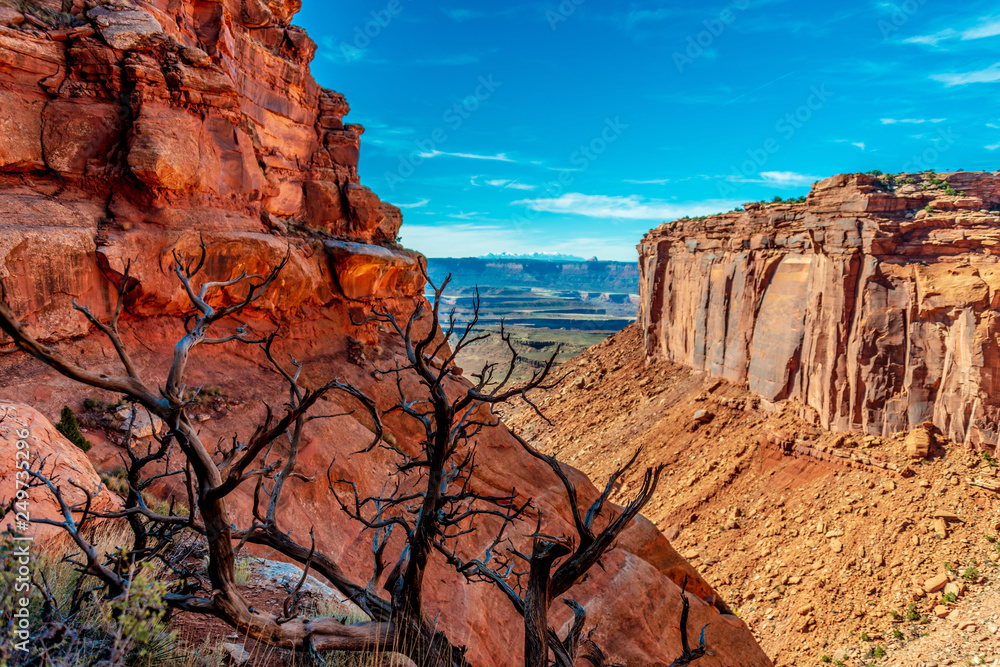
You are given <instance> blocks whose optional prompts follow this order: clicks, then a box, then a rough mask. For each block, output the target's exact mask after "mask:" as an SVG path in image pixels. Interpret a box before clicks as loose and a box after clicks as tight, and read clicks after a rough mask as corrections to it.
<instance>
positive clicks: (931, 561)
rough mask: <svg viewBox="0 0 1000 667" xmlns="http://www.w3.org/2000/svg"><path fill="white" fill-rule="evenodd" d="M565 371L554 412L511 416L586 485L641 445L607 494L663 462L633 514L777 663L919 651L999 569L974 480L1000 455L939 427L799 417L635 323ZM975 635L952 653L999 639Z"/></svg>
mask: <svg viewBox="0 0 1000 667" xmlns="http://www.w3.org/2000/svg"><path fill="white" fill-rule="evenodd" d="M561 371H562V372H563V373H565V374H566V375H567V379H566V380H565V382H564V383H563V384H562V385H560V387H558V388H556V389H554V390H551V391H549V392H548V394H546V395H545V396H543V397H540V400H539V405H540V406H541V407H542V409H543V411H544V412H545V414H546V416H547V417H548V418H549V419H550V420H551V421H552V424H551V425H549V424H546V423H545V422H544V421H543V420H541V419H539V418H538V417H537V416H536V415H534V414H533V413H532V411H531V410H530V409H528V408H527V407H526V406H525V407H518V408H516V409H515V410H513V411H512V412H511V413H510V414H508V415H507V422H508V423H509V424H510V425H511V426H512V427H513V428H515V429H517V430H519V431H520V432H521V433H523V434H525V435H526V436H527V437H529V439H530V440H531V441H532V442H533V443H534V444H536V445H537V446H539V447H540V448H542V449H543V450H545V451H547V452H552V453H555V454H557V455H558V456H559V457H560V458H561V459H563V460H565V461H566V462H568V463H570V464H572V465H574V466H577V467H579V468H581V469H582V470H584V471H585V472H586V473H588V474H589V475H590V476H591V478H592V479H594V480H595V483H597V484H601V483H602V481H603V480H604V479H605V478H606V477H607V475H608V474H610V473H611V472H612V471H613V469H614V468H615V467H616V466H617V465H620V464H621V463H622V462H624V461H626V460H627V459H628V457H629V456H630V455H631V454H632V453H633V452H634V451H635V450H636V448H637V447H639V446H642V447H643V451H642V453H641V455H640V458H639V466H637V469H636V470H633V471H632V472H631V473H630V474H629V475H627V476H626V477H625V479H624V480H623V482H622V483H621V484H620V486H619V487H618V488H617V489H616V491H615V497H616V498H617V499H619V500H621V499H623V498H625V497H627V496H628V495H629V491H630V489H635V488H637V486H638V483H639V481H640V479H641V474H642V468H643V467H645V466H647V465H654V464H656V463H664V464H667V466H668V467H667V469H666V471H665V473H664V478H663V480H662V482H661V484H660V487H659V490H658V492H657V495H656V497H654V499H653V500H652V501H651V502H650V504H649V505H648V506H647V508H646V511H645V512H644V514H645V515H646V516H647V517H649V518H650V519H651V520H652V521H654V522H655V523H656V524H657V526H659V527H660V529H661V530H663V531H664V532H665V533H666V534H667V536H668V538H670V539H671V541H672V542H673V544H674V546H675V547H676V548H677V549H678V550H680V551H681V553H683V554H684V555H685V556H686V557H687V558H688V559H689V560H690V561H691V562H692V563H693V564H695V565H696V567H697V568H698V569H699V570H700V571H701V572H702V573H703V574H704V575H705V576H706V578H707V579H708V581H709V582H710V583H712V584H713V585H714V586H715V587H716V589H717V591H718V592H719V593H720V594H721V595H722V596H723V597H724V598H725V599H726V601H727V602H728V603H729V604H730V605H731V606H732V607H733V608H734V609H736V610H738V613H739V614H740V615H741V616H742V617H743V618H744V619H745V620H746V621H747V622H748V624H749V625H750V626H751V628H752V629H753V630H754V633H755V634H756V635H757V637H758V639H759V641H760V642H761V644H762V645H763V646H764V648H765V650H766V651H767V652H768V654H769V655H771V656H773V657H774V658H775V661H776V664H778V665H809V664H820V663H821V661H822V659H823V657H824V656H828V657H829V660H830V662H831V664H835V663H836V662H837V661H841V662H843V663H844V664H845V665H868V664H872V663H874V664H879V665H881V664H893V665H897V664H898V665H903V664H908V665H916V664H919V663H920V662H921V661H925V662H926V664H928V665H930V664H932V663H933V662H934V661H933V660H932V659H931V658H926V659H925V658H923V657H921V656H922V654H921V653H920V651H921V649H920V648H919V647H920V646H921V645H923V643H926V645H927V646H930V643H929V641H928V639H920V640H917V639H916V638H918V637H920V636H921V635H923V634H926V633H928V632H930V631H931V630H932V629H934V628H939V629H938V630H935V631H934V632H931V635H932V636H933V635H935V634H937V636H939V637H943V636H945V635H950V633H952V632H955V633H961V632H965V631H960V630H957V629H956V628H953V627H952V626H953V625H954V622H953V621H954V620H955V618H961V614H963V613H965V611H966V610H967V609H971V604H972V603H970V602H969V600H970V599H972V598H973V596H978V595H981V594H982V593H983V591H984V590H990V587H992V586H994V585H995V584H994V580H996V579H997V578H1000V570H998V568H997V565H996V563H995V561H996V560H1000V553H998V549H1000V547H998V544H1000V542H997V541H996V538H997V532H998V516H1000V514H998V511H1000V501H998V499H997V496H996V494H995V493H994V492H992V491H988V490H986V489H984V488H980V487H978V486H975V485H973V483H974V482H977V481H984V482H987V483H993V482H996V481H998V480H997V479H996V478H995V476H996V472H997V468H996V467H994V464H992V463H991V462H987V461H985V460H983V459H982V458H980V457H978V456H976V455H974V454H973V453H972V452H970V451H968V450H966V449H964V448H962V447H960V446H957V445H954V444H953V443H949V442H943V441H942V442H939V444H937V445H935V446H934V448H933V450H932V454H931V457H930V458H929V459H928V460H926V461H916V462H914V461H911V460H909V459H908V458H907V457H906V451H905V449H906V448H905V444H904V437H903V436H902V435H899V436H896V437H893V438H888V439H882V438H876V437H873V436H867V437H865V436H860V435H850V434H836V433H830V432H827V431H824V430H822V429H819V428H816V427H814V426H812V425H810V424H807V423H805V422H804V421H802V420H801V419H799V418H798V417H796V416H795V414H794V409H793V408H794V406H788V407H786V409H785V410H784V411H782V412H777V413H775V412H768V411H767V410H765V409H763V408H762V407H761V406H760V405H759V401H757V400H756V399H755V397H754V396H752V395H751V394H749V393H748V392H746V391H744V390H743V389H741V388H738V387H735V386H732V385H728V384H725V383H721V382H720V381H718V380H709V379H708V378H707V377H706V376H704V375H703V374H700V373H693V372H691V371H690V370H688V369H686V368H683V367H680V366H676V365H671V364H663V363H660V364H656V365H655V366H651V367H647V365H646V363H645V358H644V355H643V352H642V346H641V341H640V336H639V333H638V331H637V329H636V327H634V326H632V327H629V328H628V329H626V330H624V331H623V332H621V333H619V334H617V335H615V336H613V337H611V338H609V339H608V340H607V341H606V342H605V343H602V344H601V345H598V346H596V347H594V348H592V349H591V350H590V351H588V352H587V353H586V354H584V355H583V356H581V357H578V358H577V359H575V360H574V361H572V362H569V363H567V364H566V365H564V366H563V367H562V369H561ZM852 458H853V459H855V460H853V461H852V460H851V459H852ZM894 470H895V471H894ZM896 471H899V472H896ZM935 514H940V515H944V518H942V519H941V522H943V523H944V530H945V533H946V536H945V537H939V536H938V535H937V534H936V533H935V519H936V518H939V517H935ZM939 523H940V522H939ZM970 568H972V569H970ZM940 574H945V575H946V576H947V579H949V580H952V581H954V582H956V585H957V584H965V585H966V586H967V588H968V590H967V591H965V592H964V593H963V594H962V595H960V596H959V597H958V600H957V602H956V603H946V604H945V605H944V606H943V607H939V605H941V604H942V591H934V592H931V593H928V592H925V590H924V584H925V583H926V582H928V580H930V579H932V578H934V577H935V576H937V575H940ZM963 575H964V578H963ZM928 588H932V589H933V588H935V587H934V586H928ZM993 594H995V592H994V593H993ZM976 599H981V598H978V597H977V598H976ZM982 599H985V598H982ZM911 604H912V605H915V606H912V607H911V606H910V605H911ZM954 610H958V611H957V612H955V614H952V612H953V611H954ZM935 612H937V613H941V614H952V620H951V621H938V620H936V617H935ZM908 614H909V616H910V618H921V619H922V620H907V615H908ZM930 619H935V620H934V621H933V622H932V621H931V620H930ZM996 623H997V624H1000V621H998V622H996ZM989 627H993V626H989ZM989 627H987V626H979V630H981V631H982V632H989ZM983 628H986V629H983ZM962 636H964V635H962ZM962 636H959V635H956V637H955V641H958V640H959V639H961V637H962ZM975 644H976V645H975V646H969V647H968V649H965V648H963V649H962V650H957V649H956V651H955V656H954V658H953V659H954V660H961V664H966V662H967V661H968V660H971V659H973V658H975V656H976V655H980V656H982V657H983V659H985V660H987V661H991V660H992V659H993V657H994V656H998V655H1000V647H998V639H997V637H996V635H994V634H992V633H990V637H989V638H988V639H987V640H985V641H982V642H979V641H976V642H975ZM973 648H974V649H976V650H977V651H978V653H976V652H975V651H973ZM936 650H937V649H933V648H928V655H931V654H935V655H936V653H935V651H936ZM883 653H884V655H883ZM966 653H967V654H968V655H966ZM903 656H905V658H904V657H903ZM900 660H903V661H902V662H900ZM823 662H825V661H823ZM938 664H942V665H943V664H949V663H947V662H938ZM956 664H958V663H956ZM984 664H988V662H986V663H984Z"/></svg>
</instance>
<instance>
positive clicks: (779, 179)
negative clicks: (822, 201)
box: [760, 171, 821, 187]
mask: <svg viewBox="0 0 1000 667" xmlns="http://www.w3.org/2000/svg"><path fill="white" fill-rule="evenodd" d="M760 175H761V177H762V178H763V179H764V182H765V183H767V184H768V185H776V186H778V187H797V186H802V185H812V184H813V183H815V182H816V181H818V180H821V178H820V177H819V176H811V175H809V174H799V173H797V172H794V171H762V172H760Z"/></svg>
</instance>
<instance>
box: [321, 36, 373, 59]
mask: <svg viewBox="0 0 1000 667" xmlns="http://www.w3.org/2000/svg"><path fill="white" fill-rule="evenodd" d="M320 46H321V47H322V48H320V49H319V51H318V53H319V55H320V56H321V57H322V58H325V59H326V60H329V61H331V62H334V63H336V64H338V65H350V64H351V63H357V62H365V63H368V64H383V63H385V62H386V61H385V60H381V59H377V58H372V57H371V50H370V49H360V48H358V47H356V46H354V45H353V44H349V43H347V42H338V41H337V40H335V39H334V38H333V37H331V36H329V35H327V36H325V37H323V38H322V39H320Z"/></svg>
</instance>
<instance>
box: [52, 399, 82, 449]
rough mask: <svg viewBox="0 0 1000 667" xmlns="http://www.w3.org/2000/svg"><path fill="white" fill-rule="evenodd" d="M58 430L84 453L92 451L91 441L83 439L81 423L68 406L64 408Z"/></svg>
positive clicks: (57, 426) (57, 425)
mask: <svg viewBox="0 0 1000 667" xmlns="http://www.w3.org/2000/svg"><path fill="white" fill-rule="evenodd" d="M56 430H57V431H59V432H60V433H62V434H63V435H64V436H66V439H67V440H69V441H70V442H72V443H73V444H74V445H76V446H77V447H79V448H80V449H82V450H83V451H84V452H89V451H90V440H87V439H86V438H85V437H83V433H80V422H78V421H77V420H76V413H74V412H73V410H72V408H70V407H69V406H68V405H64V406H63V409H62V412H61V413H60V415H59V423H58V424H56Z"/></svg>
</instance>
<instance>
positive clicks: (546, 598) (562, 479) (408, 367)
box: [331, 278, 704, 667]
mask: <svg viewBox="0 0 1000 667" xmlns="http://www.w3.org/2000/svg"><path fill="white" fill-rule="evenodd" d="M449 280H450V278H449V279H446V280H445V281H444V282H443V283H442V284H441V286H440V287H437V286H434V285H433V283H432V282H431V281H430V280H429V279H428V283H429V284H430V285H431V286H432V287H433V288H434V297H433V304H432V306H433V310H432V313H431V318H430V329H429V330H428V331H426V332H425V333H423V334H421V335H417V334H416V333H415V328H416V326H417V325H418V323H419V322H420V321H421V316H422V309H421V308H417V309H416V310H415V311H414V312H413V314H412V316H411V317H410V318H409V319H408V320H407V321H406V322H400V321H399V319H397V318H396V317H395V316H394V315H393V314H392V313H391V312H390V311H388V310H385V309H383V310H378V309H376V310H375V311H374V312H373V313H372V315H371V317H370V318H369V319H368V320H366V321H375V322H378V323H379V324H380V325H383V326H387V327H389V328H390V329H391V330H392V331H394V332H395V333H396V334H397V335H398V336H399V337H400V339H401V340H402V342H403V346H404V348H405V350H406V357H407V363H405V364H401V365H397V366H395V367H394V368H391V369H384V370H382V371H380V372H382V373H383V374H386V375H391V376H394V377H395V379H396V386H397V392H398V397H399V402H398V403H397V404H396V405H395V406H393V407H392V408H391V409H390V410H389V411H390V412H392V411H399V412H402V413H403V414H404V415H406V416H407V417H409V418H411V419H413V420H415V421H416V422H417V423H418V424H419V425H420V427H421V428H422V429H423V433H424V437H423V440H422V442H421V448H420V450H419V451H418V452H417V453H416V455H415V456H412V457H410V456H403V460H402V461H401V463H400V465H399V472H400V473H407V474H412V473H413V472H416V473H417V480H418V481H417V482H416V484H415V485H414V488H412V489H411V488H406V489H403V488H400V487H399V486H398V485H397V486H395V487H394V488H393V489H392V492H391V493H387V494H383V495H381V496H378V497H366V498H360V497H358V494H357V492H356V487H355V486H354V485H351V484H349V483H347V482H346V481H345V480H338V481H337V482H336V483H334V482H333V480H331V488H334V489H335V488H336V486H337V485H338V484H339V485H347V486H348V487H349V488H350V489H351V491H352V494H351V496H350V502H346V501H343V500H342V501H341V503H342V505H343V506H344V509H345V511H348V512H349V513H350V514H351V515H352V516H354V517H355V518H356V519H358V520H359V521H362V522H363V523H364V524H365V525H366V526H368V527H369V528H371V529H373V530H391V529H392V528H393V527H400V528H402V530H404V531H405V532H406V545H407V546H406V549H405V550H404V552H403V554H402V555H401V556H400V559H399V560H398V562H397V563H396V565H395V567H394V568H393V570H392V573H391V574H390V577H389V580H388V582H387V588H388V589H389V590H390V591H392V592H393V593H394V596H395V595H401V596H402V597H401V598H400V599H399V600H398V602H396V606H397V608H399V609H402V610H405V611H406V612H407V613H417V614H419V611H420V609H421V606H420V605H421V600H420V597H419V596H420V591H421V590H422V587H421V586H420V585H419V581H420V577H422V573H423V570H424V568H425V567H426V563H427V560H428V557H429V554H430V550H431V549H434V550H436V551H438V552H439V553H441V554H442V555H444V556H445V558H446V560H447V561H448V562H449V563H451V564H452V565H453V566H454V567H455V568H456V569H457V570H458V572H459V573H461V574H462V575H464V576H465V577H466V578H467V579H468V580H469V581H473V582H475V581H486V582H489V583H491V584H493V585H494V586H496V587H497V588H499V590H500V591H501V592H502V593H503V594H504V595H505V596H506V597H507V599H508V600H509V601H510V602H511V603H512V605H513V607H514V609H515V610H516V611H517V612H518V613H519V614H520V615H521V616H522V617H523V619H524V634H525V645H524V655H525V657H524V659H525V662H524V664H525V666H526V667H547V666H548V665H557V666H558V667H572V666H573V665H574V664H575V662H576V660H578V659H587V660H588V661H590V662H591V664H593V665H594V666H595V667H603V666H604V665H607V664H608V663H607V662H606V658H605V656H604V654H603V652H602V650H601V649H600V647H598V646H597V644H596V643H595V642H594V641H593V640H592V638H591V635H590V633H588V634H587V636H584V635H583V631H584V628H585V626H586V623H587V615H586V611H585V610H584V609H583V607H582V606H580V605H579V604H578V603H577V602H576V601H574V600H573V599H572V598H569V597H564V598H563V601H564V602H565V603H566V604H567V605H569V606H570V607H571V608H572V609H573V612H574V617H575V621H574V624H573V626H572V628H571V630H570V632H569V634H568V636H567V637H565V638H562V639H560V638H559V637H558V636H557V635H556V633H555V632H554V631H553V630H552V629H551V628H550V627H549V622H548V614H549V607H550V605H551V602H552V601H553V600H554V599H555V598H557V597H560V596H563V595H565V594H566V593H567V592H568V591H569V589H570V588H571V587H572V586H573V585H575V584H576V583H578V582H580V581H582V580H583V579H584V578H585V577H586V575H587V573H588V572H589V571H590V569H591V568H592V567H593V566H594V565H597V564H598V563H599V562H600V561H601V558H602V557H603V556H604V555H605V554H606V553H607V552H608V551H609V550H610V549H612V548H613V547H614V544H615V541H616V540H617V538H618V536H619V535H620V534H621V532H622V531H623V530H625V528H627V527H628V525H629V524H630V523H631V522H632V520H633V519H634V518H635V517H636V515H637V514H638V513H639V512H640V511H641V510H642V508H643V507H644V506H645V505H646V503H647V502H648V501H649V499H650V498H651V497H652V496H653V493H654V492H655V490H656V486H657V483H658V482H659V478H660V474H661V473H662V471H663V466H656V467H654V468H649V469H647V470H646V471H645V473H644V477H643V481H642V484H641V486H640V489H639V492H638V494H637V495H636V498H635V499H634V500H633V501H632V502H630V503H629V504H628V505H627V506H626V507H624V508H612V507H611V505H610V504H609V498H610V496H611V493H612V491H613V490H614V488H615V487H616V486H617V483H618V481H619V479H620V478H621V476H622V475H623V474H625V473H626V472H627V471H628V470H630V469H631V468H632V467H633V466H634V465H635V463H636V461H637V460H638V457H639V452H638V451H637V452H636V453H635V455H634V456H633V457H632V458H631V459H630V460H629V461H628V462H627V463H626V464H625V465H624V466H623V467H622V468H621V469H619V470H618V471H617V472H615V473H614V474H613V475H612V476H611V477H610V479H609V480H608V482H607V484H606V486H605V488H604V490H603V492H602V493H601V494H600V495H599V496H598V497H597V498H596V499H595V500H594V501H593V503H592V504H591V505H590V507H589V508H588V509H587V511H586V512H585V513H583V512H582V511H581V507H580V502H579V495H578V492H577V489H576V487H575V485H574V484H573V483H572V482H571V481H570V479H569V477H568V475H567V474H566V471H565V469H564V468H563V467H562V466H561V465H560V463H559V462H558V461H557V460H556V459H555V458H554V457H552V456H547V455H545V454H542V453H541V452H538V451H537V450H535V449H534V448H532V447H531V446H530V445H529V444H528V443H527V442H525V441H524V439H522V438H521V437H520V436H519V435H517V434H512V435H513V437H514V438H515V439H516V440H517V441H518V442H519V443H520V445H521V446H522V448H523V449H524V451H525V452H526V453H527V454H528V455H530V456H532V457H534V458H536V459H538V460H540V461H541V462H543V463H544V464H545V465H546V466H547V467H549V468H550V469H551V470H552V472H553V473H554V474H555V476H556V477H557V478H558V480H559V483H560V484H561V485H562V487H563V489H564V491H565V494H566V499H567V503H568V505H569V508H570V512H571V514H572V520H573V525H574V528H575V533H576V535H575V536H572V537H571V536H552V535H547V534H544V533H542V531H541V522H542V516H541V515H540V514H539V513H538V512H537V510H535V509H534V508H532V507H531V501H530V499H529V500H527V501H525V502H522V503H521V504H517V502H516V500H517V492H516V489H511V492H510V495H505V496H501V497H497V496H494V495H487V494H482V493H479V492H477V491H476V490H475V488H474V483H473V473H474V470H475V455H476V444H475V437H476V436H477V435H478V434H479V433H480V432H482V430H483V429H486V428H494V427H498V426H499V419H498V418H497V417H496V416H495V414H494V412H493V408H494V407H495V406H497V405H501V404H503V403H506V402H508V401H510V400H512V399H515V398H521V399H523V400H525V401H526V402H527V403H528V405H529V406H531V408H532V409H534V410H535V411H536V413H537V414H538V416H539V417H540V418H542V419H544V418H545V417H544V415H543V414H542V412H541V410H540V409H539V408H538V406H536V405H535V404H534V403H533V402H532V401H531V399H530V396H529V392H531V391H532V390H535V389H547V388H552V387H553V386H555V384H557V383H558V380H556V381H550V380H549V377H550V375H551V374H552V369H553V365H554V363H555V359H556V356H557V355H558V350H557V352H556V353H555V354H553V355H552V356H551V357H550V358H549V359H548V360H547V362H546V363H545V364H544V366H543V367H542V368H541V369H539V370H537V371H536V372H535V373H534V374H533V375H532V377H531V378H530V379H529V380H528V381H527V382H525V383H523V384H520V385H516V384H513V383H512V377H513V375H514V371H515V369H516V367H517V364H518V360H519V356H518V353H517V350H516V349H515V347H514V345H513V342H512V338H511V336H510V335H509V333H508V332H506V331H505V329H504V327H503V324H502V323H501V326H500V331H499V336H500V338H501V340H502V341H503V342H504V344H505V346H506V347H507V351H508V353H509V354H508V359H507V360H506V363H504V364H503V365H501V364H498V363H487V364H486V365H485V366H484V367H483V368H482V369H481V370H479V371H478V372H476V373H473V374H472V378H473V380H474V382H475V384H474V385H473V386H472V387H466V386H457V387H453V388H452V389H451V391H449V390H448V387H447V384H448V379H449V378H450V377H451V375H452V369H453V365H454V361H455V359H456V357H457V356H458V355H459V354H460V353H461V352H462V350H464V349H466V348H467V347H469V346H470V345H473V344H475V343H477V342H479V341H481V340H483V339H485V338H486V337H488V336H489V335H490V334H489V333H482V332H478V331H477V329H476V327H477V325H478V323H479V311H480V300H479V295H478V293H477V294H476V296H475V297H474V298H473V304H472V313H471V317H470V319H469V321H468V322H467V323H466V324H464V325H460V324H458V322H457V321H456V315H455V310H454V309H452V310H451V311H450V313H449V314H448V317H447V321H446V325H444V326H442V325H441V324H440V322H441V321H442V317H441V313H440V306H441V297H442V294H443V293H444V291H445V289H446V288H447V286H448V283H449ZM448 343H450V344H451V347H450V348H449V346H448ZM411 374H416V376H417V377H418V378H419V380H420V384H421V385H422V388H421V391H420V395H419V397H418V398H413V393H412V391H408V390H407V388H406V387H405V386H404V383H403V378H404V377H407V376H409V375H411ZM532 511H534V512H535V513H536V514H537V521H538V528H537V529H536V530H535V532H534V534H533V535H531V536H530V538H529V539H530V542H531V549H530V552H529V553H524V552H522V551H521V550H519V549H518V548H517V546H516V545H515V544H514V542H513V540H512V539H510V538H508V537H507V535H508V531H509V529H510V528H511V526H512V525H513V524H514V522H515V521H519V520H523V519H524V518H525V515H526V514H528V513H530V512H532ZM599 518H602V520H603V521H604V522H605V523H604V527H603V528H602V529H601V530H597V529H596V528H595V523H596V522H597V521H598V520H599ZM476 520H480V523H481V524H482V523H483V522H487V521H492V523H493V525H494V526H495V533H494V534H495V537H494V539H493V541H492V542H491V544H490V545H489V546H488V547H487V549H486V551H485V557H484V558H480V559H475V558H470V559H465V558H463V556H462V555H461V554H460V552H459V549H457V548H456V543H457V542H458V540H459V538H460V537H462V536H463V535H465V534H467V533H469V532H470V531H471V526H472V523H473V521H476ZM485 528H486V527H485V526H483V525H481V526H480V532H482V531H483V530H484V529H485ZM686 621H687V598H686V597H685V598H684V610H683V613H682V622H683V623H686ZM686 637H687V634H686V628H685V629H684V632H683V633H682V643H683V645H684V656H682V658H683V659H690V660H694V659H697V657H700V654H691V652H690V651H689V650H688V647H687V639H686ZM702 648H704V647H703V646H702ZM689 654H690V655H689ZM550 655H551V659H550ZM682 658H678V660H682ZM676 664H678V665H682V664H688V663H686V662H678V663H676ZM609 667H610V666H609Z"/></svg>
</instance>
